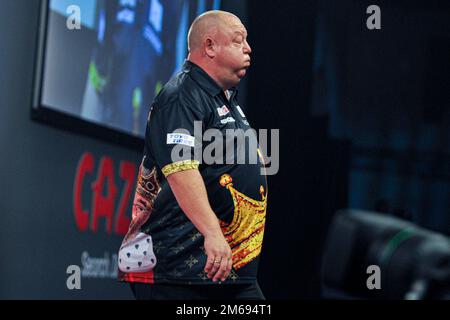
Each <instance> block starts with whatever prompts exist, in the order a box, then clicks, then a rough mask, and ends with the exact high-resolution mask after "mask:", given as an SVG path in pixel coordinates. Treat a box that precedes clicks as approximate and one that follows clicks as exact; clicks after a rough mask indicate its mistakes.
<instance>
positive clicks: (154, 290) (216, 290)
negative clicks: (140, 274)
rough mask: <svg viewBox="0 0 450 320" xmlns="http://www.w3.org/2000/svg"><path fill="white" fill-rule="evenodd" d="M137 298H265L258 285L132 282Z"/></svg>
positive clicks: (255, 283) (132, 288)
mask: <svg viewBox="0 0 450 320" xmlns="http://www.w3.org/2000/svg"><path fill="white" fill-rule="evenodd" d="M130 285H131V290H132V291H133V294H134V296H135V298H136V299H137V300H265V297H264V295H263V293H262V291H261V288H260V287H259V285H258V282H254V283H252V284H220V285H201V284H200V285H178V284H144V283H130Z"/></svg>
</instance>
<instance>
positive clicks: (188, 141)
mask: <svg viewBox="0 0 450 320" xmlns="http://www.w3.org/2000/svg"><path fill="white" fill-rule="evenodd" d="M194 142H195V138H194V137H193V136H190V135H188V134H183V133H169V134H167V144H182V145H185V146H188V147H193V146H194Z"/></svg>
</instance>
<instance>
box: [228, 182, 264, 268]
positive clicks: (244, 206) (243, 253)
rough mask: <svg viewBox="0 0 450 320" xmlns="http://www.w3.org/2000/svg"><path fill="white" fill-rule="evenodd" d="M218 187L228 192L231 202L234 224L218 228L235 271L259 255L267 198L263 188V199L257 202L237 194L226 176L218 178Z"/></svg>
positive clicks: (261, 190)
mask: <svg viewBox="0 0 450 320" xmlns="http://www.w3.org/2000/svg"><path fill="white" fill-rule="evenodd" d="M220 185H221V186H222V187H224V188H227V189H228V191H230V193H231V196H232V198H233V203H234V216H233V220H232V221H231V223H226V222H224V221H220V227H221V229H222V232H223V234H224V236H225V239H226V240H227V241H228V243H229V245H230V247H231V251H232V256H233V267H234V269H236V270H237V269H239V268H242V267H243V266H245V265H246V264H248V263H249V262H251V261H253V260H254V259H256V258H257V257H258V256H259V254H260V253H261V248H262V242H263V237H264V225H265V222H266V208H267V196H266V194H265V189H264V187H263V186H260V188H259V192H260V194H261V199H262V200H260V201H258V200H255V199H252V198H250V197H249V196H246V195H245V194H243V193H241V192H239V191H237V190H236V189H235V188H234V186H233V178H232V177H231V176H230V175H229V174H224V175H222V176H221V178H220Z"/></svg>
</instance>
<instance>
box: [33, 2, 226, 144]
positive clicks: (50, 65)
mask: <svg viewBox="0 0 450 320" xmlns="http://www.w3.org/2000/svg"><path fill="white" fill-rule="evenodd" d="M221 4H222V3H221V1H205V0H203V1H202V0H50V1H48V2H47V4H46V8H45V9H46V10H45V13H46V14H45V17H46V19H45V21H44V24H43V27H42V32H41V33H43V34H44V37H41V38H42V40H41V41H42V43H43V45H41V47H42V52H41V65H42V66H41V70H40V78H39V85H38V88H37V90H38V91H39V94H38V98H37V102H36V103H35V108H36V109H39V110H41V111H42V110H43V111H46V110H47V111H48V110H51V111H54V112H55V111H56V112H57V113H58V114H59V116H58V119H59V120H58V121H61V119H63V120H64V119H65V117H61V115H64V116H68V117H71V118H76V119H78V120H82V121H83V123H84V124H85V122H88V123H90V124H95V125H96V126H97V127H99V128H100V129H101V128H105V127H107V128H108V129H112V130H114V131H119V132H121V133H124V134H127V135H130V136H133V137H138V138H142V137H143V136H144V131H145V126H146V121H147V117H148V112H149V106H150V105H151V103H152V100H153V98H154V97H155V95H156V94H157V93H158V92H159V90H160V89H161V87H162V86H163V85H164V84H165V83H166V82H167V81H168V80H169V79H170V77H171V76H172V75H174V74H175V73H176V72H178V71H180V69H181V66H182V64H183V62H184V60H185V59H186V56H187V40H186V38H187V33H188V30H189V26H190V24H191V23H192V21H193V20H194V19H195V17H196V16H197V15H199V14H201V13H202V12H205V11H207V10H212V9H220V8H221ZM41 118H42V117H41ZM44 118H45V117H44ZM83 123H82V124H81V125H80V123H79V122H78V124H77V125H78V126H83Z"/></svg>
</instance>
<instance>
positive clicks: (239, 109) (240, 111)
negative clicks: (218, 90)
mask: <svg viewBox="0 0 450 320" xmlns="http://www.w3.org/2000/svg"><path fill="white" fill-rule="evenodd" d="M236 109H237V111H239V113H240V114H241V116H242V118H245V114H244V112H243V111H242V109H241V107H240V106H236Z"/></svg>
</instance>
